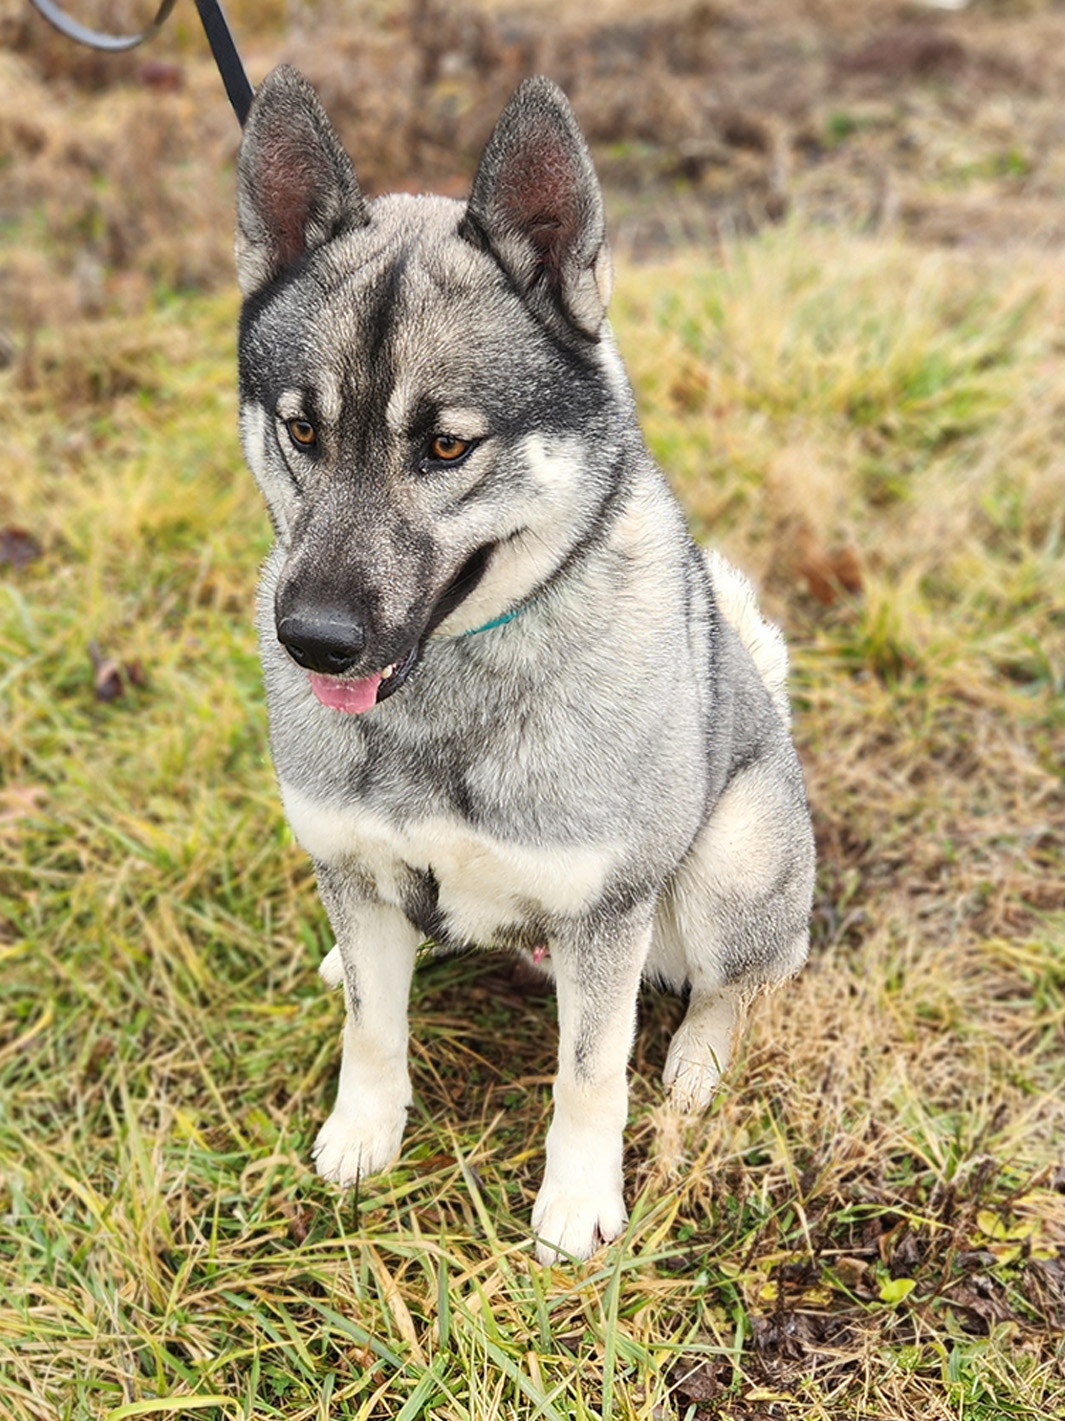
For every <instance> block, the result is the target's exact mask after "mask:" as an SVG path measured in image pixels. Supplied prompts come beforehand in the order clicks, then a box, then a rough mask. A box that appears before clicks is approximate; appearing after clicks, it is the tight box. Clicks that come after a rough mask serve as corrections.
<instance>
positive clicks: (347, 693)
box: [309, 671, 381, 715]
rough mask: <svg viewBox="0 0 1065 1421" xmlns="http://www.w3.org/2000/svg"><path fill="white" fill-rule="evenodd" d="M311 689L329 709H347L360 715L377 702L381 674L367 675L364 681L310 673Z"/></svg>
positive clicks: (351, 713)
mask: <svg viewBox="0 0 1065 1421" xmlns="http://www.w3.org/2000/svg"><path fill="white" fill-rule="evenodd" d="M309 674H310V682H311V690H312V691H313V692H314V694H315V695H316V696H317V697H318V699H319V700H320V701H321V703H322V705H323V706H328V707H329V709H330V710H338V711H347V712H348V714H349V715H361V714H362V712H363V711H368V710H369V709H370V707H371V706H372V705H375V704H376V702H377V688H378V686H379V685H380V684H381V676H380V673H378V674H377V675H376V676H367V677H366V679H365V680H364V681H337V680H334V678H333V677H332V676H319V675H318V673H317V672H316V671H311V672H310V673H309Z"/></svg>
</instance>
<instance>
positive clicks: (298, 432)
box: [285, 419, 318, 449]
mask: <svg viewBox="0 0 1065 1421" xmlns="http://www.w3.org/2000/svg"><path fill="white" fill-rule="evenodd" d="M285 428H286V429H287V430H288V437H289V438H290V439H291V440H292V442H293V444H298V445H299V447H300V448H301V449H313V448H314V446H315V445H316V444H317V443H318V434H317V431H316V430H315V427H314V425H313V424H312V423H311V422H310V420H309V419H288V420H286V421H285Z"/></svg>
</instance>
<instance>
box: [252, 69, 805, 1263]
mask: <svg viewBox="0 0 1065 1421" xmlns="http://www.w3.org/2000/svg"><path fill="white" fill-rule="evenodd" d="M237 210H238V215H237V242H236V251H237V269H238V279H239V284H240V287H241V291H242V294H243V298H244V300H243V306H242V311H241V322H240V347H239V349H240V354H239V379H240V429H241V439H242V443H243V448H244V452H245V456H246V459H247V462H248V465H249V467H250V469H251V471H252V473H253V475H254V477H255V479H256V481H257V483H258V485H259V487H260V489H261V491H262V493H263V495H264V497H265V501H266V504H267V508H268V510H269V514H270V518H271V521H272V524H273V529H274V533H275V543H274V546H273V548H272V550H271V552H270V554H269V556H268V557H267V559H266V562H265V565H264V568H263V573H262V578H261V583H260V590H259V599H258V614H257V627H258V635H259V641H260V651H261V657H262V664H263V672H264V681H265V688H266V698H267V705H268V710H269V720H270V741H271V750H272V754H273V761H274V766H275V769H276V772H277V776H278V780H279V783H280V790H281V797H282V800H283V803H284V809H285V813H286V815H287V817H288V821H289V823H290V825H291V826H292V830H293V832H294V834H295V836H296V838H297V840H298V841H299V843H300V844H301V845H302V846H303V848H304V849H305V850H306V851H307V853H308V854H309V855H310V856H311V858H312V859H313V861H314V865H315V869H316V873H317V881H318V887H319V892H320V896H321V899H322V902H323V904H324V906H325V909H326V912H327V914H328V916H329V919H330V922H331V924H332V927H333V930H334V933H335V937H336V946H335V947H334V948H333V949H332V951H330V953H329V954H328V956H327V957H326V959H325V961H324V962H323V964H322V968H321V970H322V973H323V976H324V977H325V979H326V980H327V981H328V982H330V983H332V984H334V985H335V984H339V983H341V982H342V984H343V988H344V998H345V1025H344V1033H343V1049H342V1058H341V1065H340V1079H339V1086H338V1090H337V1097H336V1106H335V1108H334V1110H333V1111H332V1113H331V1114H330V1115H329V1117H328V1118H327V1120H326V1121H325V1123H324V1125H323V1126H322V1127H321V1130H320V1132H319V1133H318V1136H317V1140H316V1142H315V1145H314V1151H313V1154H314V1162H315V1164H316V1166H317V1169H318V1172H319V1174H321V1175H322V1176H323V1177H324V1178H325V1179H327V1180H332V1181H335V1182H336V1183H337V1184H339V1185H341V1186H350V1185H353V1184H354V1183H355V1182H356V1181H358V1180H359V1179H360V1178H362V1177H364V1176H366V1175H368V1174H371V1173H373V1172H375V1171H378V1170H381V1169H384V1168H385V1167H386V1166H387V1165H388V1164H389V1163H390V1162H391V1161H392V1160H393V1159H394V1158H395V1156H396V1154H397V1152H398V1151H399V1148H400V1142H401V1137H402V1134H403V1129H404V1123H405V1119H406V1114H407V1110H408V1107H409V1106H410V1104H411V1085H410V1077H409V1074H408V1067H407V1038H408V1025H407V1006H408V996H409V990H410V983H411V975H412V971H413V968H414V964H415V958H416V956H417V954H418V951H419V948H420V946H421V945H423V944H424V943H425V942H427V941H429V942H431V943H433V944H434V945H435V946H436V947H437V949H440V950H451V949H458V948H465V947H467V946H469V945H476V944H479V945H488V946H494V947H502V948H507V949H510V950H512V951H514V952H516V953H519V954H523V955H524V956H525V957H526V958H527V959H529V960H531V961H532V962H535V963H537V964H539V965H540V966H542V967H543V968H544V969H545V970H547V971H549V973H550V974H551V975H552V976H553V978H554V982H555V987H556V992H557V1001H558V1022H559V1046H558V1072H557V1077H556V1079H555V1083H554V1089H553V1106H554V1109H553V1116H552V1121H551V1125H550V1128H549V1130H548V1133H547V1143H546V1167H545V1171H544V1176H543V1182H542V1185H541V1188H540V1190H539V1193H538V1196H537V1199H536V1204H535V1207H534V1210H533V1215H532V1225H533V1231H534V1234H535V1237H536V1246H537V1256H538V1258H539V1259H540V1260H541V1262H545V1263H546V1262H552V1261H557V1260H560V1259H584V1258H587V1257H588V1256H589V1255H590V1254H591V1253H592V1252H593V1251H594V1250H595V1249H596V1248H598V1247H599V1246H600V1244H602V1243H605V1242H608V1241H610V1240H612V1239H614V1238H616V1237H617V1236H618V1235H619V1234H620V1233H621V1232H622V1230H623V1228H624V1226H625V1223H626V1218H627V1216H626V1209H625V1202H624V1197H623V1180H622V1135H623V1130H624V1126H625V1122H626V1112H627V1083H626V1072H627V1061H628V1055H629V1052H630V1048H631V1045H632V1040H633V1034H634V1029H635V1018H636V1002H637V994H638V989H639V987H640V983H641V981H642V980H644V979H649V980H652V981H654V982H657V983H659V984H662V985H664V986H665V987H667V988H670V989H673V990H675V991H677V992H680V993H686V994H687V995H688V1006H687V1012H686V1015H685V1017H684V1019H683V1021H682V1023H681V1025H680V1027H679V1029H678V1030H677V1032H676V1034H675V1035H674V1037H673V1040H672V1042H671V1044H670V1047H669V1051H668V1055H667V1059H666V1065H665V1071H664V1083H665V1086H666V1088H667V1090H668V1093H669V1097H670V1100H671V1101H672V1103H673V1104H674V1105H675V1106H676V1107H677V1108H678V1109H680V1110H684V1111H693V1110H698V1109H700V1108H701V1107H703V1106H704V1105H706V1103H707V1102H708V1101H709V1100H710V1098H711V1095H712V1093H713V1091H714V1088H715V1086H716V1084H717V1081H718V1078H719V1076H720V1074H721V1072H722V1070H723V1069H724V1067H725V1065H726V1063H727V1061H728V1058H729V1051H730V1046H731V1038H732V1035H733V1032H734V1028H736V1026H737V1023H738V1021H739V1019H740V1016H741V1011H742V1008H743V1006H744V1004H745V1003H746V1001H747V1000H748V999H749V998H750V997H751V996H752V995H753V994H754V993H756V992H757V991H758V990H760V989H761V988H763V987H765V986H766V985H767V984H770V983H775V982H778V981H781V980H783V979H785V978H788V977H789V976H791V975H792V974H794V973H795V972H796V971H797V970H798V969H799V967H800V966H801V964H802V963H803V961H804V959H805V957H806V954H807V948H808V924H809V915H810V906H811V895H812V885H813V873H814V849H813V837H812V833H811V828H810V819H809V813H808V809H807V803H806V796H805V790H804V785H803V778H802V772H801V769H800V766H799V761H798V758H797V756H796V753H795V750H794V748H793V744H792V740H791V736H790V730H789V710H788V700H787V692H786V687H785V679H786V674H787V657H786V652H785V649H784V644H783V641H782V638H781V636H780V634H779V632H778V631H777V630H776V629H775V628H774V627H772V626H770V625H769V624H768V623H767V622H766V621H765V620H764V619H763V618H762V616H761V615H760V613H759V611H758V608H757V606H756V603H755V599H754V595H753V593H752V590H751V588H750V585H749V584H748V582H747V581H746V580H745V578H744V577H743V576H742V575H741V574H740V573H739V572H737V571H736V570H735V569H733V568H732V567H731V566H730V565H729V564H728V563H726V562H725V561H724V559H723V558H721V557H720V556H717V555H714V554H711V555H705V554H704V553H703V552H702V551H701V550H700V549H699V547H698V546H697V545H696V544H695V542H694V541H693V539H692V538H691V536H690V535H689V532H688V530H687V527H686V524H685V519H684V516H683V513H682V511H681V509H680V507H679V505H678V503H677V502H676V500H675V499H674V497H673V496H672V494H671V493H670V492H669V490H668V487H667V485H666V482H665V480H664V478H663V476H662V474H661V473H660V471H659V470H658V468H657V467H656V466H655V464H654V462H653V461H652V459H651V456H650V455H649V453H648V451H647V449H646V447H645V445H644V442H643V438H642V436H641V433H640V429H639V425H638V423H637V418H636V412H635V406H634V400H633V395H632V391H631V388H630V385H629V382H628V379H627V377H626V374H625V371H624V368H623V366H622V363H621V360H620V357H619V355H618V352H617V349H616V346H615V343H614V339H613V336H612V334H611V330H610V327H609V324H608V322H607V319H606V310H607V304H608V301H609V298H610V292H611V284H612V276H611V262H610V257H609V254H608V250H607V244H606V239H605V231H604V215H603V200H602V195H601V192H600V188H599V183H598V180H597V178H596V174H595V171H594V168H593V166H592V162H591V159H590V156H589V153H588V150H587V147H586V144H585V141H584V139H583V136H582V134H581V132H580V130H579V128H578V126H577V122H576V119H575V117H574V114H573V111H572V109H571V108H570V105H569V103H568V102H567V100H566V98H565V97H564V95H563V94H562V92H561V90H559V89H558V88H557V87H556V86H555V85H554V84H553V83H552V82H551V81H549V80H547V79H545V78H532V79H527V80H526V81H525V82H524V83H522V84H521V86H520V87H519V88H518V89H517V91H516V93H515V94H514V95H513V97H512V98H511V100H510V102H509V103H508V104H507V106H506V107H505V108H504V110H503V112H502V114H501V116H500V118H499V120H498V122H497V124H496V127H495V129H494V131H493V133H492V135H491V137H490V138H489V140H488V143H487V146H486V147H485V150H484V153H483V155H482V157H481V159H480V164H479V167H478V169H477V172H476V176H475V178H474V182H473V187H472V191H471V195H470V198H469V201H468V202H465V203H464V202H461V201H456V200H452V199H449V198H442V197H434V196H413V195H409V194H390V195H385V196H382V197H378V198H377V199H375V200H374V201H372V202H371V201H368V200H367V199H366V198H365V197H364V195H363V193H362V191H361V189H360V187H359V183H358V179H357V177H356V175H355V170H354V168H353V166H352V163H351V160H350V159H349V157H348V156H347V154H346V153H345V151H344V149H343V147H342V146H341V143H340V140H339V138H338V137H337V135H336V133H335V131H334V129H333V128H332V126H331V124H330V122H329V119H328V118H327V116H326V114H325V112H324V110H323V108H322V105H321V103H320V101H319V99H318V98H317V96H316V94H315V92H314V90H313V89H312V87H311V86H310V85H309V84H308V82H307V81H306V80H305V79H304V78H303V77H302V76H301V75H300V74H299V73H298V72H297V71H296V70H294V69H291V68H288V67H284V66H283V67H281V68H278V69H276V70H274V71H273V72H272V73H271V74H270V75H269V76H268V78H267V79H266V80H265V81H264V82H263V84H262V86H261V87H260V89H259V91H258V93H257V95H256V97H255V101H254V103H253V105H252V109H251V113H250V115H249V118H248V122H247V127H246V130H245V134H244V138H243V142H242V146H241V152H240V157H239V161H238V173H237Z"/></svg>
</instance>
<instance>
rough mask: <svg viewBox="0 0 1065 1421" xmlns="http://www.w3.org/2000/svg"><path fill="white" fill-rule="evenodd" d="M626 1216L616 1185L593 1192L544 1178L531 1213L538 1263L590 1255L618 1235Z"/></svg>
mask: <svg viewBox="0 0 1065 1421" xmlns="http://www.w3.org/2000/svg"><path fill="white" fill-rule="evenodd" d="M628 1217H629V1216H628V1213H627V1211H626V1209H625V1201H624V1199H623V1198H622V1197H621V1190H620V1189H619V1188H608V1189H605V1190H602V1191H599V1192H596V1193H594V1194H593V1193H589V1192H587V1191H584V1190H581V1191H572V1190H565V1189H562V1188H558V1187H556V1186H555V1185H553V1184H552V1182H551V1180H550V1179H545V1180H544V1182H543V1185H542V1187H541V1189H540V1193H539V1194H538V1195H537V1197H536V1205H535V1207H534V1208H533V1216H532V1225H533V1232H534V1233H535V1234H536V1235H537V1243H536V1257H537V1259H538V1260H539V1262H541V1263H557V1262H561V1263H565V1262H567V1261H568V1260H569V1259H571V1258H590V1257H591V1255H592V1254H593V1253H594V1252H595V1250H596V1249H597V1248H599V1246H600V1245H601V1244H604V1243H609V1242H610V1240H611V1239H614V1238H617V1236H618V1234H620V1233H621V1232H622V1230H623V1229H624V1227H625V1224H626V1222H627V1221H628Z"/></svg>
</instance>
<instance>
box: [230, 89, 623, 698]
mask: <svg viewBox="0 0 1065 1421" xmlns="http://www.w3.org/2000/svg"><path fill="white" fill-rule="evenodd" d="M237 263H238V273H239V279H240V285H241V289H242V291H243V293H244V297H245V304H244V311H243V315H242V320H241V342H240V365H241V432H242V438H243V441H244V447H245V452H246V454H247V458H248V462H249V465H250V467H251V468H252V470H253V472H254V473H255V475H256V478H257V480H258V482H259V484H260V486H261V488H262V490H263V493H264V495H265V497H266V499H267V503H268V505H269V508H270V512H271V516H272V519H273V522H274V526H275V530H276V532H277V536H278V542H279V545H280V549H281V552H282V554H283V562H282V564H281V565H280V569H279V571H278V574H277V581H276V588H275V616H276V626H277V635H278V638H279V640H280V642H281V643H282V645H283V646H284V647H285V649H286V651H287V652H288V654H289V655H290V656H291V657H292V658H293V659H294V660H295V661H296V662H298V663H299V665H301V666H303V667H305V668H306V669H307V670H308V672H310V674H311V683H312V685H313V686H314V689H315V691H316V694H318V696H319V699H321V700H323V701H324V702H325V703H326V704H327V705H331V706H334V707H335V708H337V709H341V710H353V711H360V710H365V709H368V708H369V707H370V706H372V705H374V704H376V703H377V702H379V701H382V700H384V699H385V698H386V697H387V696H389V695H391V694H392V692H393V691H395V690H398V689H399V687H400V686H401V685H402V684H403V681H404V680H405V679H406V677H407V676H408V675H409V673H410V671H411V670H412V668H413V667H414V665H415V664H416V662H417V660H418V658H419V656H420V654H421V652H422V650H423V648H424V645H425V642H426V639H427V637H429V636H430V635H431V634H432V633H433V632H435V631H437V630H438V629H442V631H443V633H445V634H446V633H450V634H459V633H461V632H463V631H467V630H471V629H474V628H476V627H477V626H479V625H481V624H482V623H484V622H486V621H488V620H491V619H494V618H495V617H498V616H500V615H502V614H504V613H506V612H507V611H508V610H510V609H512V608H513V607H514V606H516V605H518V604H520V603H521V602H522V601H524V600H525V599H527V598H529V597H531V596H535V595H536V593H537V591H538V590H539V589H540V588H541V587H542V586H543V585H544V584H545V583H547V582H548V581H549V580H550V578H551V577H552V575H553V573H554V572H555V571H556V570H557V568H558V567H560V566H561V565H562V564H563V563H564V562H565V561H566V560H567V558H569V557H570V556H571V555H572V553H573V550H574V548H575V547H576V545H577V544H579V543H580V541H581V540H582V538H585V537H586V536H587V534H588V532H589V530H590V529H591V528H592V527H593V526H594V524H595V522H596V519H597V516H598V515H599V513H600V512H601V510H602V508H603V506H604V505H605V504H606V503H607V502H608V500H609V499H610V496H611V492H612V490H613V488H614V486H615V484H616V481H617V478H618V469H619V466H620V462H621V460H622V456H623V449H622V446H623V444H624V443H625V438H624V436H623V433H622V431H624V430H626V429H631V420H619V419H618V413H619V410H625V411H628V410H629V409H630V408H631V405H630V399H631V397H630V395H629V391H628V387H627V384H626V382H625V379H624V375H623V373H622V372H621V368H620V363H619V361H618V359H617V356H616V354H615V352H614V350H613V344H612V340H611V338H610V336H609V331H608V328H607V326H606V321H605V312H606V305H607V301H608V298H609V288H610V261H609V256H608V253H607V248H606V243H605V239H604V224H603V204H602V197H601V194H600V190H599V184H598V181H597V179H596V176H595V172H594V170H593V168H592V164H591V159H590V158H589V155H588V151H587V148H586V146H585V143H584V140H583V138H582V136H581V133H580V130H579V129H578V127H577V123H576V120H575V118H574V116H573V112H572V110H571V108H570V106H569V104H568V103H567V101H566V99H565V97H564V96H563V94H562V93H561V91H560V90H559V89H558V88H556V86H555V85H554V84H552V83H550V82H549V81H548V80H546V79H530V80H527V81H526V82H525V83H523V84H522V85H521V87H520V88H519V89H518V91H517V92H516V93H515V95H514V96H513V98H512V99H511V101H510V103H509V104H508V105H507V107H506V108H505V109H504V111H503V113H502V115H501V117H500V119H499V122H498V123H497V125H496V128H495V130H494V132H493V133H492V136H491V138H490V139H489V141H488V144H487V146H486V148H485V151H484V154H483V155H482V158H481V161H480V166H479V168H478V170H477V174H476V177H475V179H474V184H473V190H472V193H471V196H470V199H469V202H468V203H460V202H455V201H452V200H450V199H445V198H439V197H413V196H408V195H402V194H396V195H391V196H385V197H381V198H378V199H376V200H375V201H373V202H369V201H367V199H366V198H365V197H364V196H363V194H362V191H361V189H360V187H359V183H358V180H357V178H356V176H355V170H354V168H353V167H352V164H351V161H350V159H349V158H348V156H347V154H346V153H345V152H344V149H343V148H342V146H341V144H340V141H339V139H338V138H337V135H336V133H335V132H334V130H333V128H332V126H331V124H330V122H329V120H328V118H327V117H326V115H325V112H324V111H323V109H322V107H321V104H320V102H319V100H318V98H317V96H316V95H315V93H314V91H313V89H312V88H311V87H310V85H309V84H308V83H307V82H306V80H305V79H303V78H302V76H301V75H299V74H298V73H297V72H296V71H295V70H293V69H289V68H280V69H277V70H275V71H274V72H273V73H272V74H271V75H270V76H269V77H268V78H267V79H266V80H265V81H264V83H263V84H262V86H261V87H260V89H259V91H258V93H257V94H256V97H255V102H254V104H253V105H252V109H251V113H250V115H249V118H248V123H247V127H246V130H245V135H244V141H243V146H242V148H241V154H240V161H239V167H238V234H237Z"/></svg>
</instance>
